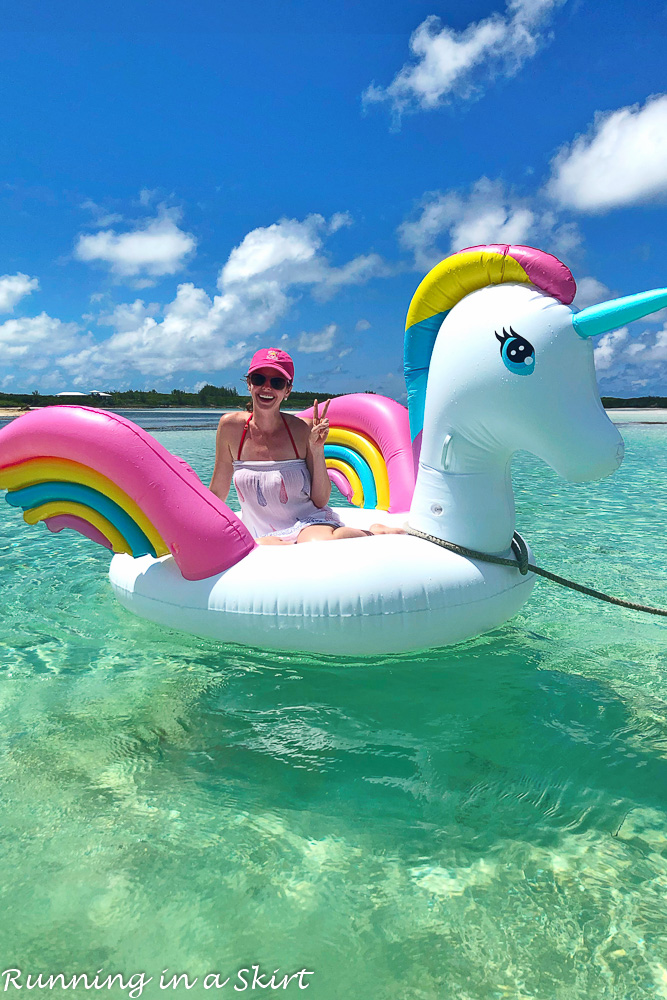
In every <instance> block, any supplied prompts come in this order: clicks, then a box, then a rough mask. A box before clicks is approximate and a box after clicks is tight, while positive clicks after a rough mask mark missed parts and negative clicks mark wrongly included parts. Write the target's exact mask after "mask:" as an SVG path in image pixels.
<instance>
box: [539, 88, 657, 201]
mask: <svg viewBox="0 0 667 1000" xmlns="http://www.w3.org/2000/svg"><path fill="white" fill-rule="evenodd" d="M547 190H548V192H549V194H550V195H551V197H552V198H554V199H555V200H556V201H557V202H558V203H559V204H561V205H567V206H569V207H571V208H576V209H579V211H582V212H604V211H605V210H607V209H610V208H617V207H619V206H623V205H636V204H639V203H641V202H646V201H650V200H652V199H656V198H660V197H664V196H665V195H667V94H661V95H659V96H656V97H652V98H650V99H649V100H648V101H647V102H646V104H645V105H644V107H643V108H640V107H639V105H637V104H635V105H633V106H631V107H626V108H620V109H619V110H618V111H612V112H609V113H607V114H598V115H597V116H596V118H595V121H594V123H593V125H592V126H591V128H590V130H589V131H588V133H587V134H586V135H581V136H578V137H577V138H576V139H575V140H574V141H573V142H572V143H570V144H569V145H566V146H563V148H562V149H561V150H560V151H559V152H558V154H557V155H556V157H555V158H554V160H553V161H552V176H551V179H550V181H549V183H548V185H547Z"/></svg>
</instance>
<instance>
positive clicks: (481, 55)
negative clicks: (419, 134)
mask: <svg viewBox="0 0 667 1000" xmlns="http://www.w3.org/2000/svg"><path fill="white" fill-rule="evenodd" d="M563 2H564V0H509V2H508V4H507V9H506V13H505V15H504V16H502V15H500V14H492V15H491V17H488V18H485V19H484V20H483V21H478V22H476V23H473V24H469V25H468V27H467V28H465V30H464V31H454V30H453V29H452V28H449V27H447V25H444V26H443V24H442V22H441V21H440V18H438V17H435V16H434V15H431V16H429V17H427V18H426V20H425V21H422V23H421V24H420V25H419V27H418V28H417V29H416V30H415V31H414V33H413V35H412V37H411V38H410V49H411V52H412V55H413V57H414V58H413V60H411V61H410V62H407V63H405V65H404V66H403V68H402V69H401V70H400V71H399V72H398V73H397V75H396V76H395V77H394V79H393V80H392V82H391V83H390V84H389V86H388V87H386V88H383V87H378V86H376V85H375V83H373V84H371V86H370V87H368V89H367V90H366V91H365V92H364V95H363V100H364V104H365V105H369V104H373V103H377V102H379V101H389V102H390V104H391V106H392V109H393V111H394V113H395V115H396V116H398V117H400V115H401V114H402V113H404V112H405V111H408V110H417V109H422V110H428V109H431V108H436V107H438V106H439V105H440V104H443V103H445V102H446V101H448V100H450V99H451V98H452V97H454V96H458V97H463V98H470V97H473V96H475V95H476V94H478V93H480V91H481V89H482V86H483V82H484V81H485V80H490V79H493V78H495V77H496V76H504V77H511V76H514V75H515V74H516V73H517V72H518V70H519V69H520V68H521V66H522V65H523V63H524V62H525V61H526V60H527V59H530V58H532V57H533V56H534V55H535V53H536V52H537V50H538V49H539V47H540V45H541V44H542V43H543V42H544V41H545V37H546V36H545V31H544V29H545V26H546V24H547V22H548V20H549V19H550V17H551V16H552V14H553V12H554V10H555V9H556V8H557V7H559V6H560V5H561V4H562V3H563Z"/></svg>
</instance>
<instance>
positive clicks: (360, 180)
mask: <svg viewBox="0 0 667 1000" xmlns="http://www.w3.org/2000/svg"><path fill="white" fill-rule="evenodd" d="M666 42H667V5H665V4H658V3H652V4H636V3H633V4H631V3H629V2H620V3H618V4H615V5H611V4H604V5H603V4H600V3H596V2H592V0H590V2H582V0H511V2H510V3H509V4H507V5H503V4H502V3H488V2H477V3H476V2H469V3H466V4H462V3H451V2H449V3H433V2H422V0H404V2H397V0H383V2H382V3H380V2H376V0H365V2H364V3H358V2H357V3H352V2H345V3H343V2H336V0H329V2H327V3H323V2H320V0H295V2H290V3H275V0H274V2H271V3H269V2H255V3H252V4H246V5H237V4H231V3H227V2H225V0H218V2H215V3H214V2H211V0H200V2H198V3H195V4H186V3H181V2H175V0H171V2H169V0H160V2H159V3H157V2H155V3H149V2H141V0H139V2H138V3H137V4H135V5H134V9H133V10H128V9H127V6H126V5H125V4H120V3H118V2H116V0H109V2H108V3H106V4H105V5H100V4H84V3H83V2H77V3H74V2H70V3H68V2H66V0H65V2H63V3H61V4H58V5H55V4H45V3H42V2H37V0H36V2H30V0H27V2H25V3H23V4H22V5H21V6H20V9H17V10H14V11H9V12H5V14H4V15H3V26H2V30H1V31H0V44H1V45H2V53H3V58H2V70H1V71H0V72H1V73H2V92H3V101H2V102H1V103H0V134H1V135H2V143H1V144H0V220H1V224H0V388H2V389H4V390H6V391H32V390H33V389H39V390H41V391H44V392H47V391H53V392H58V391H61V390H65V389H80V390H90V389H102V390H104V389H109V388H118V389H120V388H152V387H155V388H158V389H167V390H170V389H172V388H188V389H194V388H198V387H199V386H201V385H202V384H204V383H205V382H212V383H214V384H227V385H230V384H237V385H238V384H240V383H239V381H238V380H239V377H240V375H241V374H242V372H243V371H244V370H245V369H244V365H245V363H246V362H247V359H248V357H249V356H250V355H251V354H252V352H253V351H254V350H255V349H256V348H257V347H259V346H276V345H277V346H280V347H283V348H285V349H287V350H289V351H290V353H292V354H293V356H294V358H295V362H296V368H297V379H296V387H297V388H304V389H305V388H316V389H318V390H319V389H322V390H329V391H332V392H347V391H358V390H362V389H366V388H370V389H374V390H376V391H379V392H384V393H386V394H387V395H390V396H393V397H395V398H398V399H403V398H404V384H403V379H402V336H403V325H404V319H405V313H406V310H407V307H408V304H409V302H410V298H411V296H412V293H413V291H414V289H415V288H416V286H417V284H418V283H419V281H420V280H421V278H422V277H423V275H424V274H425V273H426V271H427V270H428V269H429V268H430V267H431V266H432V265H433V264H435V263H437V261H438V260H440V259H442V257H444V256H446V255H447V254H448V253H450V252H452V251H454V250H457V249H460V248H461V247H463V246H468V245H471V244H475V243H486V242H489V243H493V242H514V243H527V244H529V245H532V246H538V247H541V248H542V249H544V250H548V251H550V252H552V253H555V254H556V255H557V256H559V257H560V258H561V259H562V260H564V261H565V263H567V264H568V265H569V266H570V268H571V269H572V271H573V273H574V275H575V278H576V279H577V283H578V285H579V289H580V292H579V296H578V298H577V300H576V304H578V305H579V306H583V305H586V304H589V303H591V302H594V301H600V300H601V299H604V298H608V297H611V296H612V295H625V294H631V293H633V292H637V291H641V290H644V289H648V288H655V287H664V286H667V255H666V254H665V250H664V237H663V230H664V226H665V222H666V221H667V212H666V209H665V206H666V204H667V75H666V72H665V56H664V53H665V44H666ZM596 364H597V367H598V377H599V382H600V387H601V390H602V392H603V393H606V394H618V395H644V394H648V393H660V394H664V395H667V316H665V315H658V316H657V317H656V318H655V320H654V321H653V322H647V321H643V322H642V323H640V324H634V326H633V328H631V329H629V330H621V331H619V332H617V333H613V334H609V335H607V336H606V337H604V338H602V340H601V341H600V343H599V344H598V346H597V350H596Z"/></svg>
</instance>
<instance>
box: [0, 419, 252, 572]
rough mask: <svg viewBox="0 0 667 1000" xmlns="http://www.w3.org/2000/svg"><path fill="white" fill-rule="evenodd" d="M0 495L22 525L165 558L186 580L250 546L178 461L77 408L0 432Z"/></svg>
mask: <svg viewBox="0 0 667 1000" xmlns="http://www.w3.org/2000/svg"><path fill="white" fill-rule="evenodd" d="M0 489H6V490H8V491H9V492H8V494H7V497H6V499H7V501H8V502H9V503H10V504H11V505H12V506H13V507H21V508H23V510H24V512H25V513H24V515H23V517H24V520H25V521H27V522H28V524H36V523H37V522H38V521H45V522H46V525H47V527H48V528H49V529H50V530H51V531H54V532H55V531H61V530H62V529H63V528H74V529H75V530H77V531H79V532H80V533H81V534H82V535H85V536H86V537H87V538H90V539H91V540H92V541H95V542H98V543H99V544H101V545H104V546H106V547H107V548H108V549H112V550H113V551H114V552H127V553H129V554H130V555H132V556H134V557H135V558H136V557H138V556H142V555H152V556H156V557H158V556H163V555H169V554H171V555H173V557H174V559H175V561H176V564H177V565H178V568H179V569H180V571H181V573H182V574H183V576H184V577H185V579H186V580H203V579H205V578H206V577H209V576H214V575H215V574H217V573H221V572H223V571H224V570H226V569H229V567H230V566H233V565H234V564H235V563H237V562H239V560H241V559H243V557H244V556H246V555H247V554H248V552H250V551H251V550H252V549H253V548H254V547H255V542H254V540H253V538H252V536H251V535H250V533H249V532H248V530H247V528H246V527H245V526H244V525H243V524H242V522H241V521H240V520H239V518H238V517H237V516H236V514H234V512H233V511H231V510H230V509H229V507H227V505H226V504H224V503H223V502H222V501H221V500H219V499H218V498H217V497H216V496H215V495H214V494H213V493H211V491H210V490H207V489H206V488H205V487H204V486H203V484H202V483H201V481H200V480H199V478H198V477H197V475H196V473H195V472H193V470H192V469H191V468H190V466H189V465H187V463H186V462H184V461H183V459H181V458H176V457H175V456H174V455H171V454H170V453H169V452H168V451H167V449H166V448H163V446H162V445H161V444H159V443H158V442H157V441H156V440H155V438H153V437H151V435H150V434H148V433H146V431H144V430H142V429H141V428H140V427H137V425H136V424H133V423H132V422H131V421H129V420H126V419H125V417H120V416H118V415H117V414H114V413H109V412H105V411H103V410H93V409H89V408H88V407H81V406H52V407H45V408H44V409H40V410H32V411H30V412H29V413H26V414H25V415H24V416H21V417H17V419H16V420H14V421H12V423H11V424H8V425H7V427H5V428H3V430H1V431H0Z"/></svg>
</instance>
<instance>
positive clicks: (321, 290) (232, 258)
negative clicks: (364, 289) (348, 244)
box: [218, 212, 389, 299]
mask: <svg viewBox="0 0 667 1000" xmlns="http://www.w3.org/2000/svg"><path fill="white" fill-rule="evenodd" d="M343 217H344V218H345V220H347V218H348V216H347V213H340V212H339V213H338V214H337V215H335V216H333V217H332V219H331V220H330V221H329V223H327V222H326V220H325V219H324V218H323V216H321V215H309V216H307V217H306V218H305V219H304V220H303V221H302V222H299V221H298V220H297V219H281V220H280V221H279V222H275V223H273V225H271V226H266V227H261V228H258V229H253V230H252V232H250V233H248V234H247V235H246V236H245V237H244V238H243V240H242V241H241V243H239V245H238V246H237V247H234V249H233V250H232V252H231V254H230V255H229V259H228V261H227V263H226V264H225V266H224V267H223V268H222V271H221V272H220V277H219V279H218V287H219V288H220V289H223V288H228V289H232V288H234V287H235V286H236V285H238V284H239V283H243V282H248V281H250V280H255V279H260V280H261V282H262V283H264V282H268V281H275V282H277V283H278V284H279V285H280V286H282V287H286V286H290V285H311V286H313V294H314V295H315V296H316V297H317V298H321V299H326V298H329V297H330V296H331V295H332V294H334V293H335V292H336V291H337V290H338V289H339V288H340V287H342V286H343V285H361V284H364V283H365V282H366V281H368V280H369V279H371V278H374V277H385V276H386V275H387V274H388V273H389V269H388V267H387V265H386V264H385V263H384V261H383V260H382V258H381V257H379V256H378V254H366V255H363V254H362V255H360V256H358V257H354V258H353V259H352V260H350V261H348V262H347V263H346V264H343V265H341V266H340V267H334V266H332V265H331V264H330V263H329V261H328V259H327V258H326V257H325V256H324V254H322V253H321V252H320V251H321V250H322V246H323V242H324V238H323V236H324V234H326V233H327V232H329V233H332V232H335V231H336V230H337V229H340V226H341V225H342V224H345V225H347V224H349V223H348V222H347V221H345V222H343V223H341V222H340V219H341V218H343ZM336 220H338V221H336Z"/></svg>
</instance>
